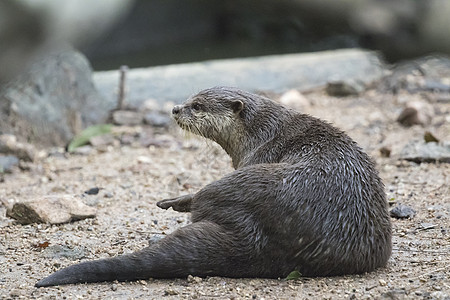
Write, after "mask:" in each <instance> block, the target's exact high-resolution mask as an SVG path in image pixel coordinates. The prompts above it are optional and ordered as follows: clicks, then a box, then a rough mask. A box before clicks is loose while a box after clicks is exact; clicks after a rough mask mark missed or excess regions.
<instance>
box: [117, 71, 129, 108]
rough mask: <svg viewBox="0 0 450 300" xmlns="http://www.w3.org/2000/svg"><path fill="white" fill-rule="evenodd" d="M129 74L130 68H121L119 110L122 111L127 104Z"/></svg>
mask: <svg viewBox="0 0 450 300" xmlns="http://www.w3.org/2000/svg"><path fill="white" fill-rule="evenodd" d="M127 72H128V66H121V67H120V80H119V95H118V97H117V109H118V110H121V109H123V108H124V102H125V88H126V85H125V81H126V75H127Z"/></svg>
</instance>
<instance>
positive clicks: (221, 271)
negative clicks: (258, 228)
mask: <svg viewBox="0 0 450 300" xmlns="http://www.w3.org/2000/svg"><path fill="white" fill-rule="evenodd" d="M249 247H250V245H248V244H247V243H246V242H245V238H244V237H242V236H239V235H238V234H237V233H232V234H231V233H230V232H227V231H225V230H224V229H223V228H221V227H220V226H219V225H217V224H215V223H211V222H207V221H202V222H197V223H193V224H191V225H188V226H185V227H183V228H180V229H178V230H177V231H175V232H174V233H172V234H170V235H168V236H167V237H165V238H163V239H162V240H160V241H158V242H156V243H154V244H152V245H150V246H149V247H147V248H145V249H143V250H141V251H138V252H135V253H131V254H127V255H123V256H118V257H114V258H107V259H101V260H95V261H89V262H83V263H80V264H77V265H73V266H69V267H67V268H64V269H62V270H59V271H57V272H56V273H54V274H52V275H50V276H48V277H47V278H44V279H42V280H40V281H39V282H37V283H36V287H44V286H53V285H62V284H71V283H85V282H100V281H114V280H119V281H126V280H138V279H148V278H177V277H186V276H188V275H189V274H192V275H197V276H208V275H222V276H230V277H236V276H246V275H247V276H248V275H252V274H253V276H254V274H255V273H256V272H255V271H254V270H252V269H253V268H254V267H255V264H253V263H251V261H249V257H248V254H246V253H243V251H242V249H249ZM256 265H257V264H256Z"/></svg>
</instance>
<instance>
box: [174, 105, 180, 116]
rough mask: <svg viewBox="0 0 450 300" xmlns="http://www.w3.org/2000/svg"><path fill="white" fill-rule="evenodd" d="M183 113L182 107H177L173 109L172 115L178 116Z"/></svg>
mask: <svg viewBox="0 0 450 300" xmlns="http://www.w3.org/2000/svg"><path fill="white" fill-rule="evenodd" d="M180 112H181V105H175V106H174V107H173V108H172V115H178V114H179V113H180Z"/></svg>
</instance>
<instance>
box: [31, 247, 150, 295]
mask: <svg viewBox="0 0 450 300" xmlns="http://www.w3.org/2000/svg"><path fill="white" fill-rule="evenodd" d="M138 253H139V252H137V253H133V254H130V255H124V256H118V257H114V258H108V259H101V260H95V261H87V262H83V263H80V264H77V265H72V266H69V267H67V268H64V269H61V270H59V271H57V272H56V273H53V274H52V275H50V276H48V277H46V278H44V279H42V280H40V281H38V282H37V283H36V285H35V286H36V287H44V286H53V285H62V284H71V283H85V282H100V281H113V280H119V281H124V280H137V279H146V278H148V277H149V276H148V275H147V276H146V270H145V268H144V266H145V264H143V263H142V262H140V258H139V255H138Z"/></svg>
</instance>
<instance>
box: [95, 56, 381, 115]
mask: <svg viewBox="0 0 450 300" xmlns="http://www.w3.org/2000/svg"><path fill="white" fill-rule="evenodd" d="M384 71H385V66H384V64H383V63H382V61H381V60H380V58H379V57H378V55H377V54H376V53H375V52H369V51H363V50H359V49H347V50H335V51H325V52H317V53H307V54H287V55H272V56H261V57H253V58H239V59H224V60H213V61H206V62H199V63H189V64H179V65H169V66H161V67H152V68H146V69H132V70H130V71H129V72H128V74H127V90H128V94H127V100H126V101H127V103H128V104H129V105H131V106H133V107H140V106H141V105H142V103H143V102H144V101H145V100H146V99H149V98H152V99H156V100H157V101H159V102H160V103H161V104H162V103H163V102H166V101H173V102H175V103H180V102H182V101H184V100H185V99H186V98H187V97H188V96H190V95H191V94H193V93H195V92H196V91H199V90H201V89H205V88H208V87H212V86H217V85H225V86H236V87H239V88H242V89H244V90H249V91H258V90H259V91H261V90H266V91H272V92H284V91H287V90H289V89H300V90H302V89H308V88H313V87H317V86H322V85H325V84H326V83H327V82H330V81H339V80H356V79H358V80H360V81H361V83H362V84H367V83H370V82H372V81H374V80H376V79H379V78H381V76H382V75H383V74H384ZM94 81H95V84H96V86H97V87H98V89H99V91H100V92H101V93H102V94H103V96H104V97H105V98H106V100H107V101H108V105H109V108H111V109H112V108H114V107H115V103H116V98H117V96H116V94H115V90H116V87H117V83H118V81H119V71H105V72H96V73H95V74H94Z"/></svg>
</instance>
